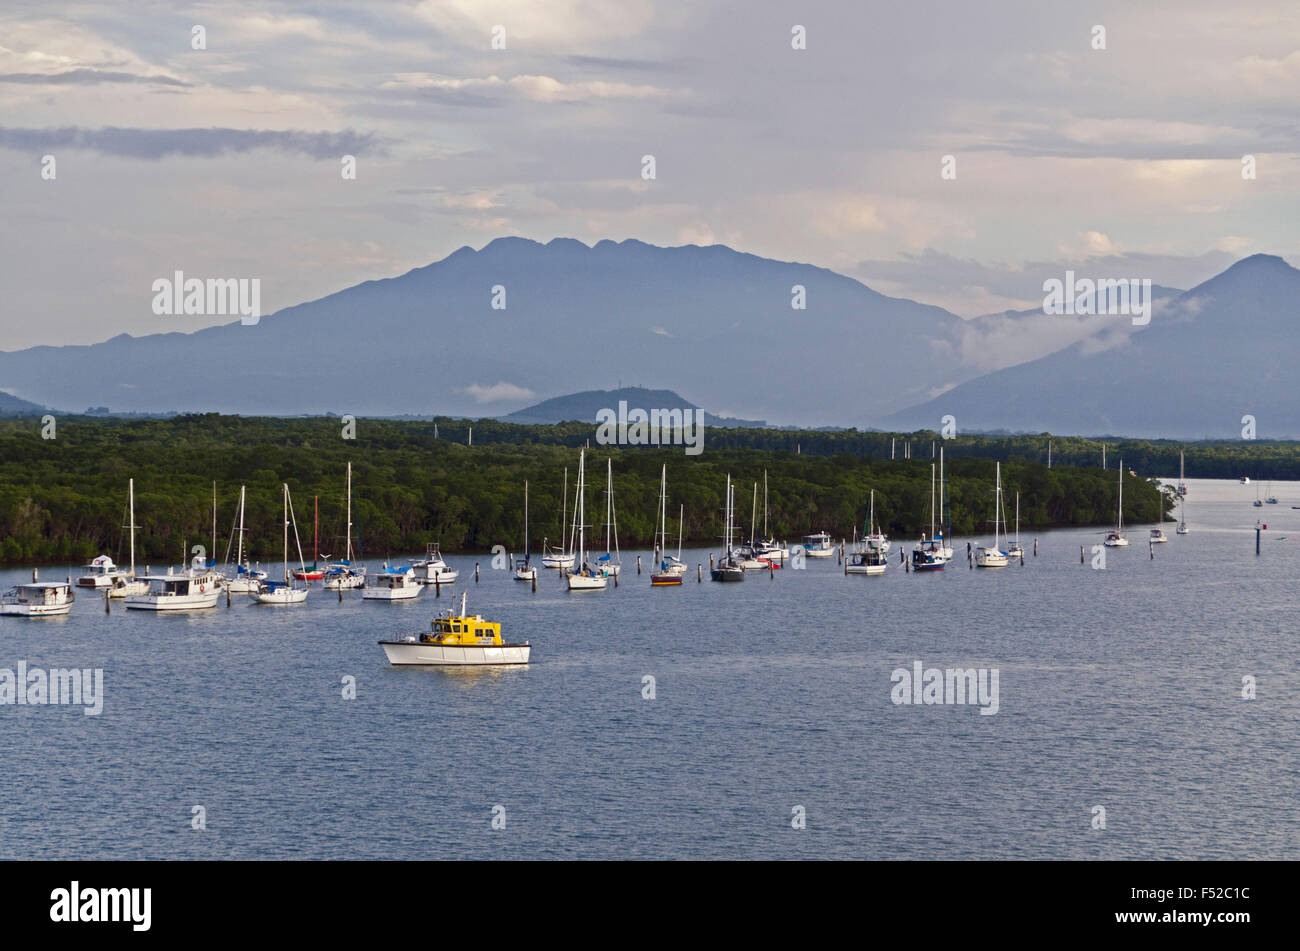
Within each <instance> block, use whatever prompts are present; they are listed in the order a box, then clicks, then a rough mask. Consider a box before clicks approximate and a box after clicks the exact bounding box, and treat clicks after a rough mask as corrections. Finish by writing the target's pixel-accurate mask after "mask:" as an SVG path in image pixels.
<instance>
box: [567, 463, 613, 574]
mask: <svg viewBox="0 0 1300 951" xmlns="http://www.w3.org/2000/svg"><path fill="white" fill-rule="evenodd" d="M588 528H590V526H589V525H588V524H587V462H586V450H582V451H580V452H579V453H578V490H577V492H576V493H575V495H574V502H573V526H572V529H571V531H570V535H569V537H570V538H571V539H573V541H574V542H575V543H576V547H575V548H574V550H573V551H572V552H570V555H571V556H572V558H573V564H575V565H578V566H579V567H578V569H577V570H576V571H574V570H573V569H571V568H566V569H565V571H564V578H565V581H566V582H567V583H568V587H569V590H570V591H603V590H604V589H605V588H606V587H607V586H608V584H609V579H610V578H611V577H613V576H612V575H607V574H605V573H604V572H603V571H600V570H599V569H597V568H595V567H593V566H592V565H591V564H589V563H588V561H587V529H588Z"/></svg>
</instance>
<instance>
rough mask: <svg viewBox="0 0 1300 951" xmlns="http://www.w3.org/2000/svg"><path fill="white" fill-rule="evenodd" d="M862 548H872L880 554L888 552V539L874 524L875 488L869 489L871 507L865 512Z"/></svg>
mask: <svg viewBox="0 0 1300 951" xmlns="http://www.w3.org/2000/svg"><path fill="white" fill-rule="evenodd" d="M862 544H863V547H864V548H868V549H873V550H875V551H878V552H880V553H881V554H882V555H888V554H889V539H888V537H886V535H885V533H884V532H882V531H881V530H880V526H879V525H877V524H876V490H875V489H872V490H871V507H870V509H869V510H868V512H867V531H866V534H864V535H863V536H862Z"/></svg>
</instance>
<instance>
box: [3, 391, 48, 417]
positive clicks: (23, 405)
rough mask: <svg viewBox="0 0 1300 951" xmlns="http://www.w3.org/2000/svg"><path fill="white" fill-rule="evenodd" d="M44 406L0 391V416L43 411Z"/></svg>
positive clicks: (24, 414)
mask: <svg viewBox="0 0 1300 951" xmlns="http://www.w3.org/2000/svg"><path fill="white" fill-rule="evenodd" d="M44 412H45V407H43V406H37V405H36V404H35V403H29V402H27V401H26V400H20V399H19V398H18V397H16V396H10V395H9V394H8V393H5V392H0V416H26V415H28V414H31V413H44Z"/></svg>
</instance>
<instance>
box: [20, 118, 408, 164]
mask: <svg viewBox="0 0 1300 951" xmlns="http://www.w3.org/2000/svg"><path fill="white" fill-rule="evenodd" d="M0 148H6V149H14V150H16V151H23V152H35V151H48V150H50V149H58V148H62V149H86V150H88V151H93V152H99V153H101V154H104V155H116V156H120V157H124V158H138V159H160V158H164V157H166V156H172V155H183V156H188V157H191V158H207V157H211V156H215V155H226V154H230V153H239V152H249V151H252V150H254V149H278V150H280V151H284V152H297V153H299V154H301V155H307V156H309V157H311V158H337V157H338V156H340V155H345V154H347V155H360V154H363V153H367V152H368V153H371V154H374V153H376V152H382V150H383V140H382V139H380V138H379V137H377V136H375V135H374V134H372V133H369V132H354V131H352V130H344V131H342V132H299V131H294V130H287V131H278V130H269V129H120V128H115V127H108V128H104V129H82V128H79V127H76V126H68V127H64V128H61V129H14V128H5V127H2V126H0Z"/></svg>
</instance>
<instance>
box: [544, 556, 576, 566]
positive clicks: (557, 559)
mask: <svg viewBox="0 0 1300 951" xmlns="http://www.w3.org/2000/svg"><path fill="white" fill-rule="evenodd" d="M542 567H543V568H572V567H573V556H572V555H543V556H542Z"/></svg>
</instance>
